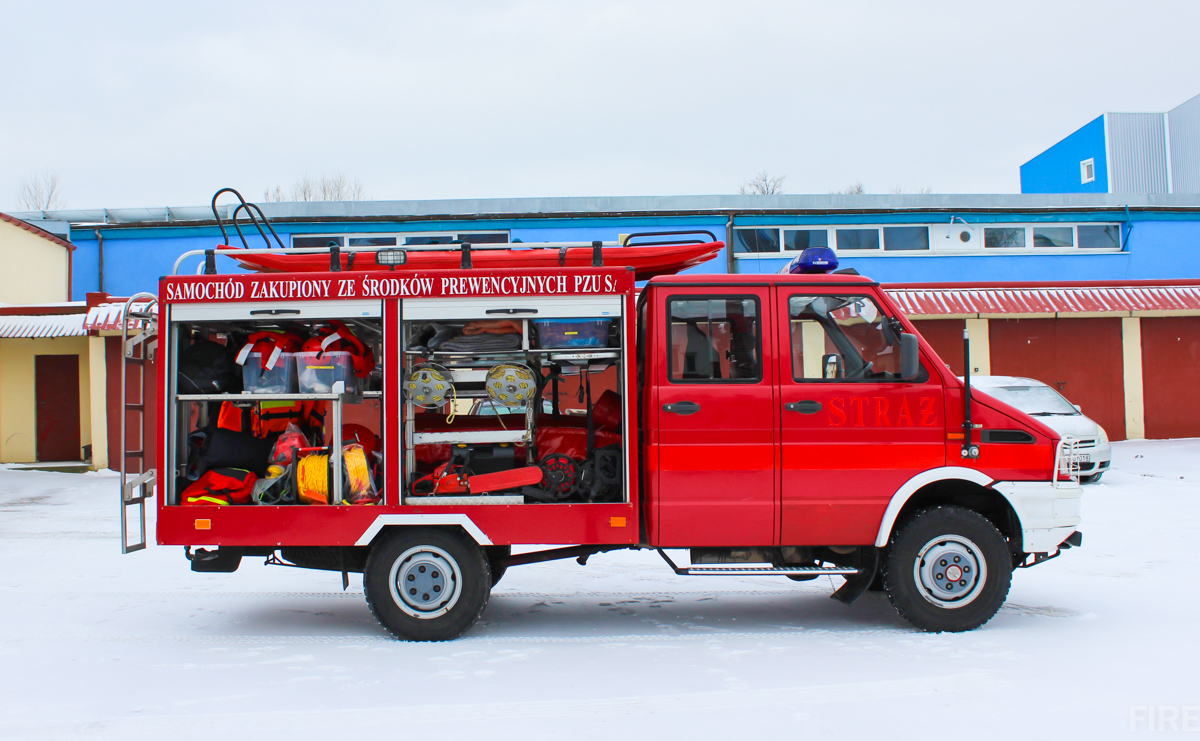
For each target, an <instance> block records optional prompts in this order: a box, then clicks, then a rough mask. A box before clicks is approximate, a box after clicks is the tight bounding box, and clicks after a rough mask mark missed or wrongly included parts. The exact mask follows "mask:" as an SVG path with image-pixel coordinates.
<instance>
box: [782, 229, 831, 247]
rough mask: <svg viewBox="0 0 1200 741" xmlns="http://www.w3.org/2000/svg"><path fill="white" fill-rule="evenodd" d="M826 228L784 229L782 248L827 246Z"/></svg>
mask: <svg viewBox="0 0 1200 741" xmlns="http://www.w3.org/2000/svg"><path fill="white" fill-rule="evenodd" d="M828 246H829V230H828V229H784V230H783V248H784V249H785V250H789V251H791V250H795V251H802V250H806V249H808V248H809V247H828Z"/></svg>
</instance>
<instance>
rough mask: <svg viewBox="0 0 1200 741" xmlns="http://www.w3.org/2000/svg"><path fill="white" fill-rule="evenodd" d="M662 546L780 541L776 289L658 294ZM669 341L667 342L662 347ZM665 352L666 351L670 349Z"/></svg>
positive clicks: (656, 411)
mask: <svg viewBox="0 0 1200 741" xmlns="http://www.w3.org/2000/svg"><path fill="white" fill-rule="evenodd" d="M656 300H658V301H660V302H661V303H660V304H659V306H657V307H655V308H656V313H657V315H658V316H662V317H665V321H664V322H661V323H659V324H658V326H657V327H656V331H657V332H660V333H662V334H661V335H660V337H658V338H656V339H657V340H658V342H656V343H655V344H656V345H657V346H658V347H663V348H665V350H666V358H665V362H659V363H657V364H656V367H657V377H656V378H655V379H654V380H655V385H656V386H657V392H658V398H657V403H656V404H655V407H654V408H653V409H652V410H650V413H651V414H654V415H656V416H657V424H656V429H657V434H658V446H657V447H658V450H657V451H656V452H657V475H658V488H657V501H658V518H659V527H658V543H659V544H660V545H664V546H753V545H773V544H775V542H776V535H777V533H778V521H777V514H776V506H777V498H776V491H777V478H776V460H777V452H778V444H777V440H776V434H777V426H778V421H777V420H778V413H777V412H776V407H777V404H776V398H775V393H776V387H775V369H774V367H773V366H772V365H771V364H769V363H765V362H764V361H763V358H764V344H767V343H769V342H770V339H771V335H770V334H769V324H768V322H766V321H765V319H766V314H767V312H768V311H769V309H770V291H769V289H768V288H766V287H749V286H747V287H742V286H737V287H736V288H731V289H730V292H729V293H728V294H724V293H723V292H720V291H714V290H713V289H711V288H700V287H695V288H692V287H688V288H685V287H682V286H681V287H679V288H675V289H672V290H670V291H669V292H668V291H662V292H660V293H659V294H658V297H657V299H656ZM660 343H661V344H660ZM660 357H661V356H660Z"/></svg>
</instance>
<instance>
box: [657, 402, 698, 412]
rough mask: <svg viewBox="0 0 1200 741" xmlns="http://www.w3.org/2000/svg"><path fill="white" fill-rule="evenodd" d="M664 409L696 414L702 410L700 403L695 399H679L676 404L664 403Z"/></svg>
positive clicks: (665, 410)
mask: <svg viewBox="0 0 1200 741" xmlns="http://www.w3.org/2000/svg"><path fill="white" fill-rule="evenodd" d="M663 411H664V412H672V413H674V414H695V413H696V412H698V411H700V405H699V404H697V403H696V402H694V401H677V402H675V403H674V404H663Z"/></svg>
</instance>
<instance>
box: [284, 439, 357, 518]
mask: <svg viewBox="0 0 1200 741" xmlns="http://www.w3.org/2000/svg"><path fill="white" fill-rule="evenodd" d="M342 461H343V463H344V464H345V470H346V482H347V483H348V484H349V489H350V491H349V495H350V499H351V500H354V499H358V498H359V497H362V496H365V495H368V494H370V493H371V467H370V465H369V464H368V463H367V453H366V451H365V450H363V446H361V445H358V444H357V443H356V444H353V445H347V446H345V447H344V448H343V449H342ZM296 489H297V494H298V495H299V497H300V501H301V502H302V503H304V504H327V503H328V502H329V456H327V455H306V456H304V457H303V458H301V459H300V462H299V463H298V464H297V469H296Z"/></svg>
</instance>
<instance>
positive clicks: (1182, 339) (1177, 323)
mask: <svg viewBox="0 0 1200 741" xmlns="http://www.w3.org/2000/svg"><path fill="white" fill-rule="evenodd" d="M1142 385H1143V388H1144V390H1145V404H1146V437H1149V438H1168V437H1200V317H1190V316H1188V317H1164V318H1161V319H1150V318H1146V319H1142Z"/></svg>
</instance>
